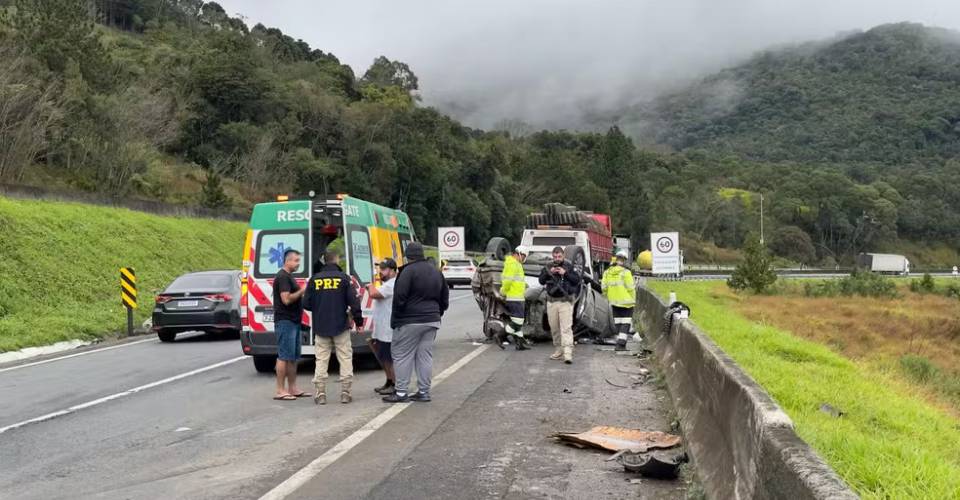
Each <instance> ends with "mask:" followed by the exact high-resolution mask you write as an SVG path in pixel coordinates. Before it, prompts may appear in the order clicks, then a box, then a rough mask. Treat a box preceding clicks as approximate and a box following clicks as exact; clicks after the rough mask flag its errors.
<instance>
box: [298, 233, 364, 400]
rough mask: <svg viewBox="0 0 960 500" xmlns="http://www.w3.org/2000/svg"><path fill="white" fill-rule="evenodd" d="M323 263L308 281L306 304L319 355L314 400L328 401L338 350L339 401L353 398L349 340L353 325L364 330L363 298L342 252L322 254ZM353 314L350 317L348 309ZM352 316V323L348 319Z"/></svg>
mask: <svg viewBox="0 0 960 500" xmlns="http://www.w3.org/2000/svg"><path fill="white" fill-rule="evenodd" d="M323 261H324V265H323V267H322V268H320V271H319V272H317V273H316V274H314V275H313V276H312V277H311V278H310V281H308V282H307V292H306V294H305V295H304V297H303V307H304V308H306V309H309V310H310V311H311V312H312V313H313V325H312V326H313V328H312V329H313V335H314V343H315V347H316V349H315V353H316V357H317V361H316V370H315V373H314V377H313V385H314V386H315V387H316V389H317V391H316V393H315V394H314V396H313V402H314V403H316V404H318V405H323V404H327V391H326V389H327V369H328V368H329V363H330V353H331V351H336V354H337V361H339V362H340V402H341V403H343V404H347V403H349V402H351V401H353V397H352V396H351V394H350V386H351V384H352V383H353V343H352V342H351V341H350V330H351V326H353V325H355V326H356V328H357V330H358V331H360V330H362V329H363V316H362V312H361V309H360V299H359V297H358V296H357V291H356V289H354V287H353V283H352V282H351V280H350V277H349V276H347V275H346V273H344V272H343V271H342V270H341V269H340V254H338V253H336V252H333V251H328V252H327V253H326V254H324V257H323ZM348 309H349V310H350V316H347V310H348ZM350 317H352V318H353V325H350V323H349V320H348V319H349V318H350Z"/></svg>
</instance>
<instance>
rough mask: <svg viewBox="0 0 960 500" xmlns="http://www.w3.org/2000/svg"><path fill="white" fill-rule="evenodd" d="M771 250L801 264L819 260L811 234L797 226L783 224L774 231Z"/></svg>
mask: <svg viewBox="0 0 960 500" xmlns="http://www.w3.org/2000/svg"><path fill="white" fill-rule="evenodd" d="M770 250H772V251H773V253H774V254H776V255H779V256H781V257H785V258H787V259H790V260H792V261H794V262H799V263H801V264H812V263H813V262H816V260H817V250H816V249H815V248H814V247H813V240H811V239H810V235H809V234H807V233H806V232H804V230H803V229H800V228H799V227H797V226H782V227H780V228H777V230H776V231H775V232H774V233H773V238H772V240H771V241H770Z"/></svg>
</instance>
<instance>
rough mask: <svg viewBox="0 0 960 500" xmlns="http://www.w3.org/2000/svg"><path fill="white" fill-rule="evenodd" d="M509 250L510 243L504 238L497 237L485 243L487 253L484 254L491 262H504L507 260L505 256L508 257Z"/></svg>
mask: <svg viewBox="0 0 960 500" xmlns="http://www.w3.org/2000/svg"><path fill="white" fill-rule="evenodd" d="M511 250H512V249H511V248H510V242H509V241H507V239H506V238H501V237H499V236H497V237H495V238H490V241H489V242H487V251H486V252H485V253H486V255H487V257H489V258H491V259H493V260H504V259H506V258H507V255H510V252H511Z"/></svg>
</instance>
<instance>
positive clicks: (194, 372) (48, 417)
mask: <svg viewBox="0 0 960 500" xmlns="http://www.w3.org/2000/svg"><path fill="white" fill-rule="evenodd" d="M241 359H247V356H246V355H244V356H238V357H236V358H231V359H228V360H226V361H221V362H219V363H214V364H212V365H210V366H205V367H203V368H197V369H196V370H191V371H188V372H186V373H181V374H179V375H174V376H172V377H167V378H165V379H163V380H157V381H156V382H150V383H149V384H144V385H141V386H139V387H134V388H133V389H127V390H126V391H123V392H118V393H116V394H111V395H109V396H104V397H102V398H100V399H94V400H93V401H87V402H86V403H81V404H78V405H74V406H71V407H70V408H67V409H65V410H59V411H55V412H53V413H47V414H46V415H41V416H39V417H35V418H31V419H29V420H24V421H23V422H17V423H15V424H12V425H8V426H6V427H0V434H3V433H4V432H7V431H9V430H13V429H19V428H20V427H23V426H26V425H30V424H36V423H40V422H45V421H47V420H52V419H54V418H57V417H62V416H64V415H69V414H71V413H75V412H78V411H80V410H84V409H86V408H90V407H93V406H97V405H101V404H103V403H106V402H108V401H113V400H114V399H120V398H122V397H126V396H130V395H132V394H136V393H138V392H142V391H145V390H147V389H153V388H154V387H158V386H161V385H164V384H169V383H170V382H176V381H177V380H181V379H185V378H187V377H192V376H194V375H198V374H201V373H203V372H208V371H210V370H215V369H217V368H220V367H223V366H227V365H229V364H232V363H236V362H237V361H240V360H241Z"/></svg>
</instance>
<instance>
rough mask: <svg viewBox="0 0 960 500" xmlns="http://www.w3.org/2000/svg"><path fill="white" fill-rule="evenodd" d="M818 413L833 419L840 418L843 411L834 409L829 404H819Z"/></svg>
mask: <svg viewBox="0 0 960 500" xmlns="http://www.w3.org/2000/svg"><path fill="white" fill-rule="evenodd" d="M820 411H822V412H824V413H826V414H827V415H830V416H831V417H833V418H840V417H842V416H843V410H841V409H839V408H836V407H834V406H833V405H831V404H830V403H821V404H820Z"/></svg>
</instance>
